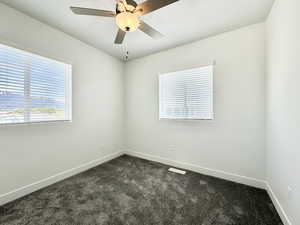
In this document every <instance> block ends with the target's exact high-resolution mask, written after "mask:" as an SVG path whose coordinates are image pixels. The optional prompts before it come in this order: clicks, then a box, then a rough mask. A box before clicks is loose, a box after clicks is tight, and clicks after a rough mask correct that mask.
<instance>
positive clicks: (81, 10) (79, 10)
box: [71, 7, 116, 17]
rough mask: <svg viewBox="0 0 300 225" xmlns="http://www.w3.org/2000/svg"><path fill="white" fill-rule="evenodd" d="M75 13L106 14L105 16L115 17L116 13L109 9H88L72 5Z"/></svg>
mask: <svg viewBox="0 0 300 225" xmlns="http://www.w3.org/2000/svg"><path fill="white" fill-rule="evenodd" d="M71 10H72V12H73V13H75V14H77V15H88V16H104V17H114V16H115V15H116V14H115V13H114V12H112V11H108V10H100V9H88V8H80V7H71Z"/></svg>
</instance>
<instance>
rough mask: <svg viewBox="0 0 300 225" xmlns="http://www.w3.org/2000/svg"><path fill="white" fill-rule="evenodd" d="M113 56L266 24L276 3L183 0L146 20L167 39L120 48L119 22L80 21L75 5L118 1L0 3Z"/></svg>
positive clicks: (135, 40)
mask: <svg viewBox="0 0 300 225" xmlns="http://www.w3.org/2000/svg"><path fill="white" fill-rule="evenodd" d="M0 2H3V3H5V4H6V5H8V6H11V7H13V8H15V9H17V10H19V11H21V12H23V13H25V14H28V15H30V16H31V17H34V18H36V19H38V20H40V21H42V22H44V23H47V24H49V25H51V26H53V27H55V28H58V29H60V30H62V31H64V32H65V33H68V34H70V35H72V36H73V37H75V38H77V39H79V40H81V41H83V42H86V43H88V44H90V45H92V46H94V47H96V48H98V49H101V50H104V51H105V52H107V53H109V54H110V55H113V56H116V57H118V58H121V59H122V58H123V56H124V52H125V51H127V50H128V51H129V54H130V58H137V57H141V56H144V55H148V54H151V53H154V52H158V51H161V50H164V49H168V48H172V47H175V46H178V45H181V44H185V43H188V42H191V41H196V40H199V39H201V38H205V37H208V36H212V35H216V34H219V33H223V32H226V31H230V30H234V29H236V28H239V27H242V26H246V25H250V24H254V23H258V22H262V21H264V20H265V18H266V17H267V15H268V12H269V10H270V9H271V6H272V4H273V2H274V0H180V1H179V2H176V3H174V4H172V5H169V6H167V7H165V8H162V9H160V10H157V11H155V12H152V13H151V14H148V15H145V16H143V17H142V19H143V20H144V21H145V22H147V23H148V24H150V25H151V26H153V27H154V28H155V29H157V30H159V31H160V32H161V33H163V34H164V38H162V39H159V40H153V39H151V38H150V37H148V36H147V35H145V34H144V33H142V32H141V31H136V32H132V33H129V34H128V35H127V36H126V37H125V40H124V43H123V44H122V45H115V44H114V43H113V42H114V38H115V35H116V33H117V29H118V28H117V26H116V23H115V21H114V19H113V18H103V17H94V16H78V15H74V14H73V13H72V12H71V11H70V9H69V8H70V6H79V7H87V8H97V9H106V10H114V8H115V1H114V0H42V1H41V0H0ZM137 2H138V3H140V2H142V1H141V0H138V1H137Z"/></svg>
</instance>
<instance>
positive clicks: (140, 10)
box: [71, 0, 179, 44]
mask: <svg viewBox="0 0 300 225" xmlns="http://www.w3.org/2000/svg"><path fill="white" fill-rule="evenodd" d="M177 1H179V0H147V1H145V2H143V3H141V4H139V5H138V4H137V3H136V2H135V1H134V0H118V1H117V5H116V12H113V11H107V10H99V9H88V8H80V7H71V10H72V11H73V13H75V14H77V15H89V16H102V17H116V23H117V26H118V27H119V30H118V33H117V37H116V39H115V44H122V43H123V40H124V38H125V35H126V32H133V31H136V30H137V29H139V30H141V31H142V32H144V33H145V34H147V35H149V36H150V37H152V38H155V39H157V38H161V37H162V36H163V35H162V34H161V33H160V32H158V31H157V30H155V29H154V28H152V27H151V26H150V25H148V24H146V23H145V22H143V21H142V20H140V16H143V15H145V14H148V13H150V12H153V11H155V10H157V9H160V8H163V7H165V6H167V5H170V4H172V3H174V2H177Z"/></svg>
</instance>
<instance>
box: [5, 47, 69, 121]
mask: <svg viewBox="0 0 300 225" xmlns="http://www.w3.org/2000/svg"><path fill="white" fill-rule="evenodd" d="M0 45H3V46H5V47H8V48H13V49H16V50H18V51H22V52H24V53H25V54H28V55H32V56H35V57H40V58H43V59H45V60H49V61H52V62H55V63H59V64H64V65H65V66H67V68H68V73H66V74H64V76H65V81H66V82H65V105H66V107H65V109H67V111H66V112H65V113H66V115H68V116H66V117H65V118H67V119H62V120H44V121H25V115H24V122H13V123H0V127H6V126H18V125H34V124H49V123H50V124H52V123H54V124H55V123H71V122H73V96H72V95H73V91H72V89H73V79H72V78H73V66H72V64H70V63H66V62H62V61H59V60H56V59H53V58H50V57H46V56H43V55H40V54H37V53H34V52H32V51H29V50H27V49H23V48H20V47H18V46H14V45H11V44H7V43H3V42H0ZM25 80H26V74H25V73H24V81H25ZM25 88H26V87H25V86H24V95H25Z"/></svg>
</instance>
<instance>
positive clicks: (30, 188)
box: [0, 152, 123, 206]
mask: <svg viewBox="0 0 300 225" xmlns="http://www.w3.org/2000/svg"><path fill="white" fill-rule="evenodd" d="M121 155H123V152H116V153H113V154H110V155H106V156H104V157H101V158H99V159H96V160H93V161H90V162H88V163H85V164H82V165H80V166H78V167H75V168H72V169H69V170H66V171H63V172H61V173H58V174H55V175H53V176H51V177H48V178H45V179H43V180H40V181H37V182H35V183H32V184H29V185H26V186H24V187H21V188H18V189H16V190H13V191H11V192H8V193H6V194H2V195H0V206H1V205H4V204H6V203H8V202H11V201H13V200H16V199H18V198H21V197H23V196H25V195H28V194H30V193H32V192H35V191H37V190H39V189H42V188H44V187H47V186H49V185H51V184H54V183H56V182H59V181H61V180H64V179H66V178H68V177H71V176H73V175H76V174H78V173H81V172H83V171H86V170H89V169H91V168H93V167H95V166H98V165H100V164H102V163H105V162H107V161H110V160H112V159H114V158H117V157H119V156H121Z"/></svg>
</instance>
